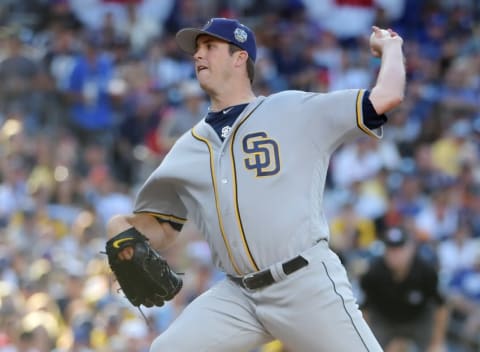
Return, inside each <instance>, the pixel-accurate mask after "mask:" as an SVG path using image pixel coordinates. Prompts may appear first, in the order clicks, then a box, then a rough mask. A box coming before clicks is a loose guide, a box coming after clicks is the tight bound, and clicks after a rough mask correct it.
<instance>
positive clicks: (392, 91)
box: [369, 26, 406, 115]
mask: <svg viewBox="0 0 480 352" xmlns="http://www.w3.org/2000/svg"><path fill="white" fill-rule="evenodd" d="M402 45H403V39H402V38H401V37H400V36H399V35H398V34H397V33H396V32H394V31H393V30H391V29H389V30H384V29H380V28H378V27H375V26H374V27H373V33H372V35H371V37H370V49H371V52H372V54H373V55H374V56H377V57H380V58H381V64H380V70H379V72H378V76H377V80H376V84H375V86H374V87H373V88H372V89H371V91H370V97H369V98H370V101H371V103H372V105H373V107H374V108H375V111H376V112H377V114H379V115H381V114H384V113H386V112H388V111H390V110H392V109H393V108H395V107H396V106H398V105H399V104H400V103H401V102H402V101H403V98H404V95H405V82H406V74H405V63H404V55H403V51H402Z"/></svg>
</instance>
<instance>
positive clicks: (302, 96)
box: [106, 18, 405, 352]
mask: <svg viewBox="0 0 480 352" xmlns="http://www.w3.org/2000/svg"><path fill="white" fill-rule="evenodd" d="M176 40H177V43H178V45H179V47H180V48H181V49H182V50H184V51H185V52H187V53H189V54H191V55H192V58H193V62H194V65H195V72H196V76H197V79H198V81H199V83H200V85H201V87H202V88H203V90H204V91H205V92H206V93H207V94H208V96H209V98H210V109H209V112H208V114H207V115H206V116H205V117H204V118H203V119H202V120H201V121H200V122H199V123H198V124H197V125H195V126H194V127H193V128H192V129H191V130H190V131H188V132H187V133H185V134H184V135H183V136H182V137H180V139H179V140H178V141H177V142H176V143H175V145H174V146H173V147H172V149H171V151H170V152H169V153H168V155H167V156H166V157H165V159H164V160H163V161H162V163H161V165H160V166H158V168H157V169H156V170H155V171H154V172H153V173H152V174H151V175H150V177H149V178H148V179H147V180H146V182H145V183H144V185H143V186H142V188H141V189H140V191H139V193H138V195H137V198H136V204H135V210H134V213H133V214H127V215H118V216H115V217H113V218H112V219H111V220H110V221H109V223H108V227H107V231H108V235H109V237H110V239H109V241H108V242H107V246H106V248H107V253H108V260H109V263H110V266H111V268H112V270H113V272H114V273H115V275H116V276H117V279H118V281H119V283H120V285H121V287H122V289H123V291H124V293H125V295H126V296H127V297H128V299H129V300H130V302H131V303H132V304H133V305H135V306H140V305H145V306H153V305H157V306H161V305H162V304H164V302H165V301H168V300H169V299H171V298H172V297H174V296H175V294H176V293H177V292H178V291H179V290H180V289H181V287H182V280H181V278H180V277H178V275H177V274H176V273H175V272H174V271H173V270H172V269H171V268H170V266H169V265H168V263H167V262H166V261H165V260H164V259H163V258H162V257H161V255H160V254H159V252H158V251H161V250H162V249H164V248H166V247H167V246H168V245H169V243H171V242H172V241H174V240H175V237H176V236H177V234H178V232H179V231H180V230H181V228H182V225H183V224H184V223H185V221H186V220H187V219H189V220H191V221H193V222H194V223H195V224H196V226H197V227H198V228H199V229H200V230H201V232H202V233H203V234H204V236H205V239H206V241H207V242H208V244H209V245H210V247H211V250H212V253H213V260H214V262H215V265H216V266H218V267H219V268H220V269H221V270H223V271H224V272H225V273H226V274H227V275H226V278H225V279H224V280H223V281H220V282H219V283H217V284H216V285H215V286H214V287H212V288H211V289H210V290H208V291H207V292H205V293H204V294H202V295H201V296H199V297H198V298H197V299H195V300H194V301H193V302H192V303H191V304H190V305H189V306H187V307H186V309H185V310H184V311H183V313H182V314H181V315H180V316H179V317H178V318H177V319H176V320H175V321H174V322H173V323H172V325H171V326H170V327H169V328H168V329H167V330H166V331H165V332H163V333H162V334H161V335H160V336H158V337H157V338H156V339H155V340H154V342H153V344H152V346H151V351H152V352H160V351H161V352H192V351H196V352H225V351H229V352H246V351H249V350H251V349H253V348H255V347H257V346H260V345H262V344H264V343H266V342H269V341H271V340H273V339H278V340H280V341H282V342H283V344H284V345H285V346H286V348H287V349H288V350H291V351H295V352H314V351H332V352H352V351H356V352H357V351H370V352H373V351H381V347H380V345H379V344H378V342H377V340H376V339H375V337H374V335H373V334H372V332H371V330H370V329H369V327H368V325H367V324H366V322H365V321H364V319H363V317H362V315H361V313H360V311H359V309H358V306H357V304H356V301H355V298H354V296H353V293H352V289H351V286H350V283H349V281H348V278H347V274H346V271H345V269H344V267H343V266H342V264H341V263H340V261H339V258H338V257H337V256H336V255H335V254H334V253H333V252H332V251H331V250H330V249H329V245H328V241H329V229H328V224H327V221H326V217H325V214H324V212H323V210H322V202H323V191H324V183H325V178H326V174H327V168H328V163H329V159H330V156H331V154H332V152H333V151H334V150H335V149H336V148H337V147H338V146H339V145H340V144H341V143H344V142H348V141H351V140H353V139H354V138H356V137H358V136H361V135H365V134H366V135H368V136H370V137H371V138H381V137H382V125H383V124H384V123H385V122H386V116H385V115H384V114H385V113H386V112H387V111H389V110H390V109H392V108H394V107H396V106H397V105H398V104H400V103H401V101H402V99H403V95H404V88H405V68H404V62H403V53H402V43H403V40H402V38H401V37H400V36H399V35H398V34H397V33H395V32H394V31H392V30H383V29H380V28H377V27H373V30H372V35H371V37H370V46H371V51H372V54H373V55H375V56H378V57H380V58H381V68H380V71H379V73H378V77H377V80H376V84H375V85H374V87H372V88H371V89H369V90H368V89H352V90H344V91H336V92H331V93H314V92H304V91H284V92H280V93H276V94H273V95H270V96H256V95H255V94H254V92H253V90H252V81H253V78H254V63H255V59H256V51H257V48H256V42H255V36H254V33H253V32H252V31H251V30H250V29H249V28H248V27H246V26H245V25H243V24H241V23H240V22H238V21H237V20H233V19H225V18H213V19H211V20H210V21H208V23H206V25H205V26H204V27H203V28H201V29H198V28H186V29H182V30H180V31H179V32H178V33H177V35H176Z"/></svg>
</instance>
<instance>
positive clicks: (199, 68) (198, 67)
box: [197, 65, 208, 73]
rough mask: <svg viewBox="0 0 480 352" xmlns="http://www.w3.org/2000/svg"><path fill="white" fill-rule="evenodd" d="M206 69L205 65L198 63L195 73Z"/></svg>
mask: <svg viewBox="0 0 480 352" xmlns="http://www.w3.org/2000/svg"><path fill="white" fill-rule="evenodd" d="M206 69H208V67H207V66H203V65H198V66H197V73H199V72H200V71H203V70H206Z"/></svg>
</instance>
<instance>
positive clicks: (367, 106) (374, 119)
mask: <svg viewBox="0 0 480 352" xmlns="http://www.w3.org/2000/svg"><path fill="white" fill-rule="evenodd" d="M369 97H370V92H369V91H368V90H367V91H366V92H365V94H364V95H363V99H362V109H363V123H364V124H365V126H367V127H368V128H369V129H371V130H375V129H377V128H379V127H380V126H382V125H383V124H384V123H386V122H387V116H386V115H385V114H381V115H378V114H377V112H376V111H375V108H374V107H373V104H372V102H371V101H370V98H369Z"/></svg>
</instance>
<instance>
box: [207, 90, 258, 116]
mask: <svg viewBox="0 0 480 352" xmlns="http://www.w3.org/2000/svg"><path fill="white" fill-rule="evenodd" d="M254 99H255V94H254V93H253V92H252V90H251V89H248V90H244V91H243V92H240V93H239V92H235V93H233V92H219V93H218V94H213V95H211V96H210V111H220V110H223V109H226V108H228V107H230V106H235V105H240V104H246V103H250V102H251V101H252V100H254Z"/></svg>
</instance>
